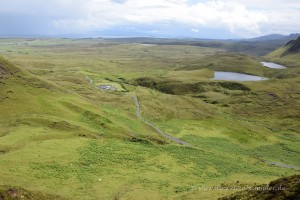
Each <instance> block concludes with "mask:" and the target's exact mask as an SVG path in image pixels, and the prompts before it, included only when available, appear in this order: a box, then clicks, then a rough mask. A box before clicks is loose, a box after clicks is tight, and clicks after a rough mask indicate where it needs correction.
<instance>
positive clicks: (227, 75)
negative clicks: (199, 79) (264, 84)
mask: <svg viewBox="0 0 300 200" xmlns="http://www.w3.org/2000/svg"><path fill="white" fill-rule="evenodd" d="M211 80H223V81H263V80H268V78H265V77H260V76H253V75H248V74H241V73H235V72H220V71H215V77H214V78H212V79H211Z"/></svg>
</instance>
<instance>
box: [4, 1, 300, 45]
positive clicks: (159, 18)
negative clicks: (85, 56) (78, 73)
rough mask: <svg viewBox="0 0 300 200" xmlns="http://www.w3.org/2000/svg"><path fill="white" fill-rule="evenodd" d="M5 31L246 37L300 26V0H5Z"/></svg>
mask: <svg viewBox="0 0 300 200" xmlns="http://www.w3.org/2000/svg"><path fill="white" fill-rule="evenodd" d="M0 5H1V6H0V36H2V37H5V36H59V35H60V36H67V35H77V36H84V37H86V36H91V37H98V36H150V37H197V38H218V39H219V38H245V37H246V38H247V37H256V36H260V35H266V34H271V33H279V34H290V33H296V32H300V0H0Z"/></svg>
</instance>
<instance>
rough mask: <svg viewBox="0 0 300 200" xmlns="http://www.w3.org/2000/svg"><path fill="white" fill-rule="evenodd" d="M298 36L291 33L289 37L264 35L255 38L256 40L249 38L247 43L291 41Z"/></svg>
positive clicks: (299, 34) (298, 34)
mask: <svg viewBox="0 0 300 200" xmlns="http://www.w3.org/2000/svg"><path fill="white" fill-rule="evenodd" d="M299 36H300V33H293V34H290V35H281V34H270V35H264V36H261V37H257V38H251V39H248V40H247V41H253V42H255V41H266V40H287V41H288V40H291V39H294V38H297V37H299Z"/></svg>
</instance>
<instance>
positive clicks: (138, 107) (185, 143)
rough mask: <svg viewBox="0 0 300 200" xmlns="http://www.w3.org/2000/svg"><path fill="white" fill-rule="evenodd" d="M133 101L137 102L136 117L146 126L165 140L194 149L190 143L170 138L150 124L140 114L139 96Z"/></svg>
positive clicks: (134, 97)
mask: <svg viewBox="0 0 300 200" xmlns="http://www.w3.org/2000/svg"><path fill="white" fill-rule="evenodd" d="M133 100H134V102H135V107H136V116H137V118H139V119H140V120H141V121H142V122H144V123H145V124H147V125H148V126H150V127H151V128H153V129H154V130H155V131H156V132H157V133H158V134H160V135H161V136H163V137H165V138H167V139H169V140H172V141H173V142H175V143H177V144H181V145H184V146H188V147H192V145H191V144H189V143H187V142H185V141H182V140H180V139H178V138H175V137H173V136H170V135H168V134H166V133H164V132H163V131H162V130H160V129H159V128H157V127H156V126H154V125H153V124H152V123H151V122H149V121H147V120H146V119H145V118H143V117H142V115H141V112H140V104H139V101H138V98H137V96H133Z"/></svg>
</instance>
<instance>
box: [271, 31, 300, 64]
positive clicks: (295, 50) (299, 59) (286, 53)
mask: <svg viewBox="0 0 300 200" xmlns="http://www.w3.org/2000/svg"><path fill="white" fill-rule="evenodd" d="M265 57H266V58H267V59H269V60H272V61H274V62H278V63H282V64H285V65H288V66H290V67H299V66H300V37H298V39H296V40H291V41H290V42H288V43H287V44H286V45H285V46H283V47H280V48H278V49H276V50H274V51H272V52H271V53H269V54H267V55H266V56H265Z"/></svg>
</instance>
